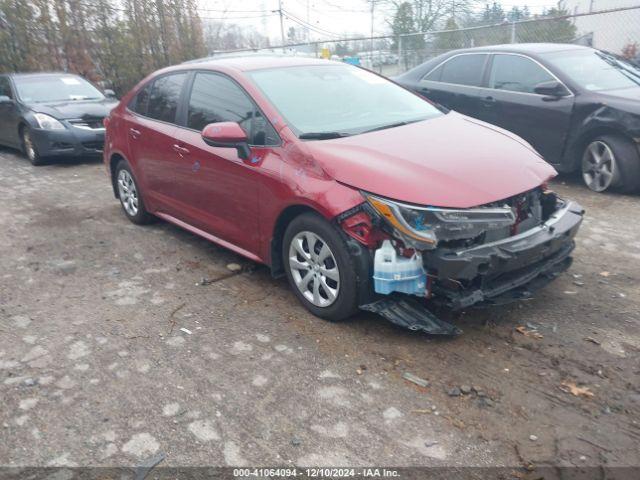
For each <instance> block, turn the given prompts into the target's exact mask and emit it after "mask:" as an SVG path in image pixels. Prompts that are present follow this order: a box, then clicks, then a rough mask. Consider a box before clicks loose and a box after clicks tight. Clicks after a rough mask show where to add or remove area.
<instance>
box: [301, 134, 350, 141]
mask: <svg viewBox="0 0 640 480" xmlns="http://www.w3.org/2000/svg"><path fill="white" fill-rule="evenodd" d="M350 135H351V134H350V133H344V132H306V133H302V134H300V136H299V137H298V138H300V139H301V140H330V139H332V138H343V137H348V136H350Z"/></svg>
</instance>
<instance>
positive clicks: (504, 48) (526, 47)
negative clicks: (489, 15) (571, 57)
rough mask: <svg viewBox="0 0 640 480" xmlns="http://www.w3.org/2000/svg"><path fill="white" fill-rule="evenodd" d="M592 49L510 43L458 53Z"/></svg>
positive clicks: (565, 44) (568, 44) (566, 44)
mask: <svg viewBox="0 0 640 480" xmlns="http://www.w3.org/2000/svg"><path fill="white" fill-rule="evenodd" d="M590 49H591V47H586V46H584V45H574V44H572V43H508V44H503V45H487V46H484V47H475V48H466V49H462V50H456V52H483V51H491V52H507V53H533V54H536V53H538V54H540V53H551V52H562V51H568V50H590Z"/></svg>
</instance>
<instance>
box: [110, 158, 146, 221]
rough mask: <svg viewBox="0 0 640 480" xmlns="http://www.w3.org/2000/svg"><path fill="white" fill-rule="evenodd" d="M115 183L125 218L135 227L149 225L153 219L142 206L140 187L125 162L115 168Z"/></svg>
mask: <svg viewBox="0 0 640 480" xmlns="http://www.w3.org/2000/svg"><path fill="white" fill-rule="evenodd" d="M115 182H116V188H117V189H118V198H119V199H120V206H121V207H122V210H123V211H124V214H125V215H126V216H127V218H128V219H129V220H131V221H132V222H133V223H135V224H136V225H145V224H147V223H151V222H152V221H153V220H154V217H153V216H152V215H151V214H150V213H149V212H147V210H146V208H145V206H144V200H142V194H141V191H140V187H139V186H138V183H137V182H136V180H135V177H134V176H133V172H132V171H131V167H130V166H129V164H128V163H127V162H126V160H120V162H119V163H118V165H117V166H116V171H115Z"/></svg>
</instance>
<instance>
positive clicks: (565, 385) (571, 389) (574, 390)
mask: <svg viewBox="0 0 640 480" xmlns="http://www.w3.org/2000/svg"><path fill="white" fill-rule="evenodd" d="M560 390H562V391H563V392H565V393H570V394H571V395H574V396H576V397H580V396H583V397H587V398H591V397H593V392H592V391H591V390H590V389H589V387H579V386H577V385H576V384H575V383H574V382H569V381H568V380H565V381H564V382H562V384H561V386H560Z"/></svg>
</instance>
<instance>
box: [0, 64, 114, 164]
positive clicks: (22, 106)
mask: <svg viewBox="0 0 640 480" xmlns="http://www.w3.org/2000/svg"><path fill="white" fill-rule="evenodd" d="M116 105H117V99H116V98H115V94H114V93H113V91H111V90H105V92H104V94H103V93H102V92H100V90H98V89H97V88H96V87H95V86H93V85H92V84H91V83H89V82H88V81H87V80H85V79H84V78H82V77H79V76H78V75H72V74H68V73H10V74H4V75H2V74H0V144H2V145H6V146H8V147H13V148H18V149H21V150H22V151H23V152H24V154H25V155H26V156H27V158H28V159H29V160H30V161H31V163H32V164H34V165H40V164H42V163H44V162H45V161H46V160H47V159H48V158H50V157H56V156H78V155H92V154H93V155H99V154H100V153H101V152H102V148H103V145H104V125H103V124H102V122H103V120H104V118H105V117H106V116H107V115H108V114H109V111H110V110H111V109H112V108H113V107H114V106H116Z"/></svg>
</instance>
